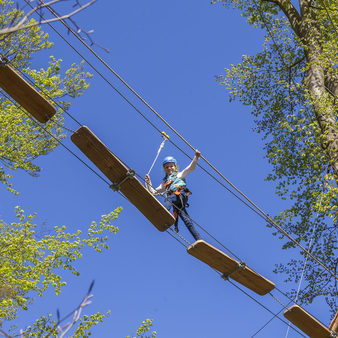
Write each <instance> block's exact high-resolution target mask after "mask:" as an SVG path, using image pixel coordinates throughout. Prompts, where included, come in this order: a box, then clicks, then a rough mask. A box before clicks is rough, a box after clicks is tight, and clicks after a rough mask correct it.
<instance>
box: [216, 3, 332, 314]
mask: <svg viewBox="0 0 338 338" xmlns="http://www.w3.org/2000/svg"><path fill="white" fill-rule="evenodd" d="M219 2H221V3H223V4H225V5H226V6H228V7H232V8H236V9H239V10H240V11H241V13H242V15H243V16H244V17H246V18H247V20H248V23H249V24H251V25H253V26H254V27H261V28H262V29H263V30H264V31H265V41H264V43H263V46H262V51H261V52H259V53H257V54H256V55H253V56H247V55H243V56H242V62H241V63H239V64H237V65H230V66H229V67H228V68H226V69H225V74H224V75H221V76H219V77H218V81H219V82H220V84H221V85H223V86H225V88H226V90H227V91H228V93H229V99H230V101H231V100H235V99H237V100H239V101H240V102H241V103H243V104H245V105H248V106H250V107H251V108H252V115H253V117H254V121H255V124H256V127H255V129H254V130H255V131H256V132H258V133H260V134H261V135H262V138H263V140H264V142H265V145H264V149H265V150H266V158H267V160H268V161H269V163H270V164H271V168H272V172H271V173H270V174H269V175H268V176H267V178H266V180H267V181H270V182H271V183H276V184H277V185H276V194H277V195H279V196H280V197H281V198H282V199H284V200H289V201H290V207H289V208H287V209H286V210H284V211H282V212H281V213H280V214H279V215H278V216H276V217H275V218H274V219H275V221H276V222H277V223H278V224H279V225H280V226H281V227H283V229H285V230H286V231H287V232H289V233H290V234H293V236H294V237H295V238H296V240H297V241H299V242H301V244H302V245H303V246H304V247H308V245H309V243H310V241H311V238H312V229H313V227H314V225H315V226H316V232H315V235H314V240H313V244H312V248H311V251H312V254H313V255H314V256H316V257H317V258H318V259H320V260H321V261H323V262H325V264H326V265H327V266H328V267H329V268H330V269H331V271H336V270H337V264H338V259H337V257H336V252H337V245H338V243H337V231H338V229H337V219H338V210H337V209H338V207H337V206H338V186H337V183H338V176H337V175H338V174H337V170H336V167H337V165H338V157H337V154H338V147H337V144H338V141H335V139H334V137H337V135H338V122H337V121H338V106H337V103H336V102H335V101H336V99H334V98H333V96H332V92H333V91H335V90H337V93H338V73H337V68H336V65H337V63H338V59H337V57H338V47H337V46H338V44H337V36H336V33H335V32H334V28H333V25H332V22H331V20H329V18H328V16H327V13H326V11H325V10H324V8H322V9H320V8H321V7H322V4H320V5H319V4H318V7H320V8H319V9H314V8H310V7H307V6H308V3H307V2H304V3H303V7H302V12H300V14H298V12H297V10H296V9H295V8H293V6H292V3H291V2H290V1H279V0H276V1H271V2H270V1H259V2H253V1H251V0H248V1H245V0H244V1H243V0H233V1H231V0H224V1H222V0H219ZM337 5H338V2H337V0H335V1H331V2H330V4H328V5H327V6H329V7H330V9H329V10H330V13H332V18H331V19H332V20H333V21H334V23H335V24H336V26H337V24H338V14H337V13H338V12H337V11H336V9H337ZM333 83H335V85H333ZM329 84H331V87H330V88H331V89H330V88H328V86H329ZM329 91H331V94H330V92H329ZM283 248H284V249H290V248H294V245H293V243H291V242H286V243H284V244H283ZM308 266H309V267H308V270H306V274H305V281H306V283H307V284H306V286H305V289H304V292H303V293H302V296H303V298H301V299H302V301H304V302H312V300H313V299H314V298H315V297H317V296H318V295H325V298H326V301H327V303H328V304H329V305H330V306H332V304H336V303H335V302H336V300H337V299H338V298H337V296H338V291H337V288H336V286H335V281H334V279H333V278H332V276H330V275H328V274H327V273H325V271H322V270H321V269H320V268H319V267H318V266H316V264H315V263H313V262H312V261H309V263H308ZM302 268H303V265H302V261H297V260H292V261H290V262H289V263H288V264H286V265H278V266H277V268H276V272H279V273H283V274H285V275H286V276H287V281H290V282H291V281H293V282H294V281H297V279H298V278H299V274H300V273H301V271H302ZM314 276H316V277H317V278H313V277H314ZM305 290H307V291H305ZM309 292H311V295H310V293H309ZM336 308H337V304H336V305H335V306H332V307H331V309H332V311H335V309H336Z"/></svg>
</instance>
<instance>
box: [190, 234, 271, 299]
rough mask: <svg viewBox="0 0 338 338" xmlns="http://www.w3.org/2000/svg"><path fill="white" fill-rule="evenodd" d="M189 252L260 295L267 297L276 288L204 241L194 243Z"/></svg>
mask: <svg viewBox="0 0 338 338" xmlns="http://www.w3.org/2000/svg"><path fill="white" fill-rule="evenodd" d="M187 251H188V253H189V254H190V255H192V256H194V257H196V258H197V259H199V260H200V261H202V262H204V263H205V264H208V265H209V266H210V267H212V268H213V269H216V270H218V271H219V272H221V273H223V275H225V276H229V277H230V278H232V279H233V280H235V281H236V282H238V283H240V284H242V285H244V286H245V287H247V288H248V289H250V290H252V291H254V292H256V293H258V294H259V295H265V294H267V293H269V292H270V291H271V290H273V289H274V288H275V284H274V283H272V282H271V281H269V280H268V279H266V278H264V277H262V276H261V275H259V274H258V273H256V272H254V271H253V270H251V269H250V268H249V267H247V266H244V267H243V268H239V262H238V261H236V260H235V259H233V258H231V257H230V256H228V255H227V254H225V253H224V252H222V251H220V250H218V249H217V248H215V247H214V246H212V245H211V244H209V243H207V242H205V241H203V240H198V241H196V242H195V243H193V244H192V245H191V246H189V247H188V249H187Z"/></svg>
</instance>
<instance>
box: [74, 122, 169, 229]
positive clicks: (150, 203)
mask: <svg viewBox="0 0 338 338" xmlns="http://www.w3.org/2000/svg"><path fill="white" fill-rule="evenodd" d="M71 139H72V141H73V143H74V144H75V145H76V146H77V147H78V148H79V149H80V150H81V151H82V152H83V153H84V154H85V155H86V156H87V157H88V158H89V160H91V161H92V162H93V163H94V164H95V165H96V166H97V168H99V169H100V171H101V172H102V173H103V174H104V175H105V176H106V177H107V178H108V179H109V180H110V181H111V182H112V183H119V182H123V183H122V184H121V186H120V190H121V192H122V193H123V194H124V195H125V196H126V197H127V198H128V199H129V201H130V202H131V203H132V204H134V205H135V207H136V208H137V209H138V210H139V211H141V212H142V214H143V215H144V216H145V217H147V219H148V220H149V221H150V222H151V223H152V224H153V225H154V226H155V227H156V228H157V229H158V230H159V231H165V230H167V229H168V228H169V227H170V226H171V225H173V224H174V223H175V218H174V216H173V215H172V214H171V213H170V212H169V211H168V210H167V209H166V208H165V207H164V206H163V205H162V204H161V203H160V202H159V201H158V200H157V199H156V198H155V197H154V196H153V195H152V194H151V193H150V192H149V191H148V190H147V189H146V187H145V186H144V185H143V184H142V183H141V182H140V181H139V180H138V179H137V178H136V177H135V176H131V177H129V178H126V177H127V176H126V175H127V173H128V168H127V167H126V166H125V165H124V164H123V163H122V162H121V161H120V160H119V158H118V157H117V156H115V155H114V154H113V153H112V152H111V151H110V150H109V149H108V148H107V147H106V146H105V145H104V144H103V143H102V141H101V140H99V138H98V137H97V136H96V135H95V134H94V133H93V132H92V131H91V130H90V129H89V128H88V127H85V126H82V127H80V128H79V129H78V130H77V131H76V132H75V133H74V134H73V135H72V136H71Z"/></svg>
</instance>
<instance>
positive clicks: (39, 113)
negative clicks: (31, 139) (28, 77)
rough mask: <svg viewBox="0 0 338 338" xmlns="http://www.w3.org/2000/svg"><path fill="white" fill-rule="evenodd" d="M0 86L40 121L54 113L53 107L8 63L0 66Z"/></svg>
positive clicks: (44, 121) (42, 121)
mask: <svg viewBox="0 0 338 338" xmlns="http://www.w3.org/2000/svg"><path fill="white" fill-rule="evenodd" d="M0 87H1V88H2V89H3V90H4V91H5V92H7V93H8V95H10V96H11V97H12V98H13V99H14V100H15V101H16V102H17V103H19V104H20V105H21V106H22V107H23V108H24V109H26V110H27V111H28V112H29V113H30V114H31V115H33V116H34V117H35V118H36V119H37V120H38V121H39V122H41V123H46V122H47V121H48V120H49V119H50V118H51V117H53V116H54V114H55V113H56V110H55V108H54V107H53V106H52V105H51V104H50V103H49V102H48V101H47V100H46V99H45V98H44V97H43V96H42V95H41V94H40V93H39V92H38V91H37V90H36V89H35V88H34V87H33V86H31V85H30V84H29V83H28V82H27V81H25V80H24V79H23V78H22V77H21V76H20V75H19V74H18V73H17V72H16V71H15V70H14V69H13V68H12V67H10V66H8V65H1V66H0Z"/></svg>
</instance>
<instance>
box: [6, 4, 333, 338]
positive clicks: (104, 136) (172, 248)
mask: <svg viewBox="0 0 338 338" xmlns="http://www.w3.org/2000/svg"><path fill="white" fill-rule="evenodd" d="M77 22H78V23H80V24H81V26H82V27H84V28H87V29H92V28H93V29H95V33H94V34H93V38H94V40H95V41H96V42H97V43H99V44H101V45H103V46H105V47H106V48H109V49H110V53H109V54H106V53H105V52H104V51H102V50H100V49H96V51H97V52H99V54H100V55H101V56H103V57H104V59H105V60H106V61H107V62H108V63H109V64H110V65H111V66H112V67H113V68H114V69H115V70H116V71H117V72H118V73H119V74H120V75H121V76H122V77H123V78H124V79H125V80H126V81H127V82H128V83H129V84H130V85H131V86H132V87H133V88H134V89H136V91H137V92H138V93H139V94H140V95H141V96H142V97H143V98H145V99H146V100H147V101H148V102H149V103H150V104H151V106H153V107H154V108H155V109H156V110H157V111H158V112H160V113H161V114H162V116H163V117H164V118H165V119H166V120H167V121H168V122H169V123H170V124H172V125H173V126H174V128H176V129H177V130H178V131H179V132H180V133H181V134H182V135H183V136H184V137H185V138H186V139H187V140H188V141H189V142H190V143H191V144H192V145H193V146H194V147H196V148H198V149H199V150H200V151H201V152H202V154H203V155H204V156H205V157H206V158H207V159H208V160H209V161H210V162H211V163H213V164H214V165H215V166H216V167H217V168H218V169H219V170H220V171H222V172H223V173H224V174H225V176H226V177H227V178H228V179H230V181H231V182H233V183H234V184H235V185H236V186H237V187H238V188H239V189H241V190H242V191H243V192H244V193H245V194H247V195H248V196H249V197H250V198H251V199H252V200H253V201H254V202H256V203H257V204H258V205H259V206H260V207H262V209H263V210H264V211H265V212H267V213H268V214H270V215H275V214H277V213H278V212H280V211H281V210H283V208H285V207H286V206H287V205H288V202H287V201H281V200H280V199H279V198H278V197H277V196H275V194H274V186H273V184H271V183H267V182H265V181H264V178H265V177H266V176H267V174H268V173H269V171H270V170H271V168H270V167H269V165H268V164H267V161H266V160H265V159H264V158H263V157H264V151H263V145H264V144H263V142H262V141H261V140H260V137H259V135H257V134H255V133H254V132H253V131H252V130H251V129H252V127H253V126H254V125H253V120H252V117H251V115H250V109H249V107H243V106H241V105H239V104H238V103H236V102H235V103H229V102H228V98H227V94H226V92H225V89H224V87H221V86H220V85H219V84H218V83H217V82H216V81H215V77H214V76H215V75H219V74H222V73H223V72H224V71H223V70H224V68H225V67H227V66H229V65H230V64H236V63H238V62H239V61H240V59H241V55H243V54H253V53H255V52H257V51H259V50H260V48H261V45H262V41H263V36H262V33H261V32H260V31H258V30H255V29H253V28H252V27H250V26H248V25H247V24H246V23H245V20H244V19H243V18H241V16H240V15H239V13H238V12H234V11H231V10H227V9H226V8H224V7H222V6H220V5H211V4H210V2H209V1H192V0H186V1H184V2H182V1H177V0H172V1H171V2H170V3H164V2H160V1H155V0H146V1H142V2H140V1H111V2H108V1H106V2H105V1H102V0H101V1H98V2H97V3H96V4H95V5H93V6H92V7H90V8H89V9H88V10H87V11H85V12H83V13H81V14H79V15H78V16H77ZM55 27H56V28H57V29H58V30H60V31H61V32H62V33H63V34H64V35H65V36H66V37H67V39H69V41H70V42H71V43H72V44H74V46H76V48H78V49H79V50H80V51H81V52H82V53H84V54H85V56H86V57H88V59H89V60H91V61H92V62H93V63H94V64H95V65H96V66H97V68H98V69H100V71H102V72H104V74H105V75H106V76H107V77H108V78H109V79H110V80H111V81H112V83H113V84H114V85H116V86H117V87H118V88H119V89H121V91H122V92H123V93H124V94H126V95H127V96H128V98H129V99H130V100H131V101H132V102H133V103H134V104H135V105H136V106H137V107H138V108H139V109H141V111H142V112H143V113H144V114H146V116H147V117H148V118H150V119H151V120H152V122H153V123H155V124H156V126H158V128H159V129H160V130H163V131H165V132H167V133H168V134H169V136H170V137H171V139H172V140H173V141H174V142H175V143H177V144H178V145H179V146H180V147H182V148H183V149H184V150H185V151H187V152H188V153H189V154H190V155H191V156H193V152H192V151H191V150H190V149H189V148H188V147H187V146H186V145H184V144H183V143H182V141H180V140H178V138H177V137H175V135H173V133H172V132H170V131H169V130H168V128H166V127H165V126H164V125H163V124H162V123H161V122H160V121H159V120H158V119H157V118H156V117H155V116H154V115H153V114H152V113H151V112H150V111H149V109H147V108H146V107H145V106H144V105H142V104H141V103H140V102H139V101H138V100H137V99H135V97H133V96H132V94H131V93H130V92H128V90H126V88H124V87H123V86H122V85H121V83H120V82H119V81H118V80H117V79H116V78H114V77H113V76H112V75H111V74H110V73H109V72H108V71H107V70H106V69H105V68H104V67H103V66H102V65H101V64H99V63H98V61H97V60H95V58H94V57H93V56H92V55H91V54H90V53H89V52H88V51H86V50H85V49H84V48H83V47H82V46H81V44H80V43H79V42H77V41H76V40H75V39H74V38H73V37H72V36H71V35H66V31H65V30H64V28H63V27H62V25H60V24H56V25H55ZM44 29H45V30H46V31H47V32H48V33H50V39H51V40H52V41H54V42H55V47H54V48H53V49H52V50H51V51H48V52H47V53H42V54H41V55H40V56H38V57H37V58H36V59H34V60H33V65H34V66H35V67H37V68H41V67H47V62H48V56H49V55H50V54H52V55H54V56H55V57H57V58H62V59H63V60H64V67H67V66H69V65H70V64H71V63H72V62H80V61H81V59H80V58H79V57H78V56H77V55H76V54H75V53H74V52H73V51H72V50H71V49H70V48H69V47H67V46H66V45H65V44H64V42H62V41H61V39H60V38H58V37H57V36H56V35H55V33H53V32H52V31H51V30H50V29H48V27H45V28H44ZM86 70H88V71H91V72H92V70H91V69H90V68H89V67H87V68H86ZM70 113H71V114H72V115H73V116H74V117H76V118H77V119H78V120H79V121H81V123H82V124H84V125H87V126H88V127H89V128H90V129H91V130H92V131H93V132H94V133H95V134H96V135H97V136H98V137H99V138H100V139H101V140H102V141H103V142H104V143H105V144H106V145H107V146H108V147H109V148H110V149H111V151H112V152H114V153H115V154H116V155H117V156H119V157H120V158H121V160H123V161H124V162H126V163H127V164H128V165H129V166H130V167H132V168H133V169H135V170H136V171H137V172H138V173H139V174H140V175H142V176H144V174H145V173H146V172H147V171H148V169H149V167H150V165H151V163H152V161H153V159H154V157H155V155H156V151H157V149H158V147H159V144H160V143H161V137H160V135H159V134H158V133H157V132H156V131H155V130H154V129H153V128H152V127H151V126H150V125H149V124H147V122H146V121H145V120H144V119H142V117H140V116H139V115H138V114H137V113H136V112H135V110H133V109H132V108H131V107H130V106H129V105H128V104H126V102H124V101H123V100H122V99H121V98H120V97H119V96H118V95H116V93H115V92H113V91H112V90H111V88H109V87H108V86H107V85H106V84H105V83H104V81H103V80H102V79H101V78H100V77H98V76H97V75H95V76H94V77H93V78H92V79H91V86H90V88H89V89H88V91H87V92H86V93H85V95H83V97H81V98H79V99H77V100H76V101H75V102H74V104H73V106H72V108H71V111H70ZM65 124H66V126H67V127H68V128H70V129H77V125H76V124H75V123H74V122H73V121H72V120H70V119H69V118H68V117H66V118H65ZM68 136H70V135H68ZM65 144H66V145H67V146H69V147H71V149H72V150H73V151H75V152H76V153H77V154H79V155H80V156H82V155H81V153H80V152H79V151H78V150H77V149H76V147H75V146H74V145H73V144H72V143H71V141H70V139H69V137H68V138H67V139H66V140H65ZM167 155H173V156H175V157H176V158H177V159H178V161H179V163H180V166H181V167H184V166H186V165H187V164H188V163H189V159H188V158H186V157H185V156H184V155H183V154H182V153H179V152H178V151H177V150H176V149H175V148H174V147H173V146H171V145H170V144H169V143H167V144H166V146H165V148H164V150H163V151H162V153H161V156H160V160H159V161H158V162H157V164H156V165H155V167H154V169H153V171H152V174H151V177H152V181H153V183H154V185H157V183H158V184H159V183H160V181H161V178H162V177H163V171H162V169H161V159H162V158H163V157H165V156H167ZM82 158H83V159H84V157H83V156H82ZM36 163H37V164H38V165H40V166H41V167H42V171H41V174H40V177H39V178H33V177H30V176H27V175H26V174H24V173H20V172H18V173H15V176H14V179H13V183H14V185H15V187H16V188H17V189H18V190H19V191H20V192H21V194H20V196H18V197H15V196H11V195H9V193H8V192H6V191H3V190H2V191H1V205H0V214H1V216H2V217H3V218H4V219H7V220H10V219H13V216H14V206H15V205H20V206H21V207H22V208H23V209H24V210H25V211H26V212H27V213H33V212H36V213H37V214H38V216H37V222H38V224H44V227H52V226H54V225H66V226H67V228H68V229H69V230H70V231H71V230H75V229H77V228H80V229H86V228H87V227H88V226H89V224H90V223H91V221H92V220H98V219H99V218H100V216H101V215H102V214H105V213H108V212H109V211H111V210H113V209H115V208H116V207H118V206H122V207H123V212H122V213H121V215H120V217H119V219H118V221H117V222H116V225H117V226H118V227H119V229H120V231H119V233H118V234H117V235H116V236H112V238H111V240H110V250H109V251H108V252H105V253H103V254H94V253H93V252H91V251H89V250H88V252H86V256H85V257H84V258H83V259H82V260H81V261H79V262H78V264H77V266H78V269H79V271H80V272H81V275H80V277H78V278H73V277H72V276H70V275H65V279H66V280H67V283H68V285H67V286H66V287H65V288H64V290H63V293H62V294H61V295H60V296H55V295H53V293H52V292H50V293H49V294H48V296H46V297H43V298H41V299H36V301H35V302H34V304H33V305H32V307H31V311H30V312H29V313H23V315H22V319H21V320H20V321H19V322H18V325H19V326H20V327H24V326H25V325H28V323H29V322H30V321H31V320H32V318H37V317H39V316H41V315H43V314H46V313H55V312H56V309H57V308H59V309H60V311H61V315H62V314H65V313H68V312H69V311H70V310H72V309H73V308H74V307H75V306H76V305H77V304H78V303H79V301H80V300H81V298H82V297H83V295H84V294H85V293H86V291H87V288H88V286H89V284H90V283H91V281H92V280H93V279H95V287H94V290H93V294H94V299H93V304H92V305H90V306H89V307H87V308H86V311H85V313H86V314H90V313H94V312H97V311H100V312H105V311H107V310H109V309H110V310H111V312H112V315H111V316H110V317H109V318H108V319H106V320H105V321H104V323H103V324H101V325H99V326H98V327H97V328H95V329H94V331H93V336H94V337H125V336H126V335H128V334H130V335H131V334H133V333H134V332H135V331H136V328H137V327H138V325H139V323H140V322H141V321H142V320H144V319H146V318H151V319H153V320H154V329H155V330H156V331H157V332H158V337H161V338H169V337H170V338H171V337H177V338H183V337H194V338H205V337H240V338H241V337H250V336H251V335H253V334H254V333H255V332H256V331H257V330H258V329H259V328H260V327H261V326H262V325H263V324H264V323H265V322H266V321H267V320H269V319H270V318H271V317H272V316H271V314H270V313H268V312H267V311H266V310H264V309H263V308H262V307H260V306H259V305H258V304H256V303H255V302H253V301H252V300H251V299H250V298H249V297H247V296H246V295H244V294H243V293H241V292H240V291H238V290H237V289H236V288H235V287H233V286H232V285H230V284H229V283H227V282H225V281H223V280H222V279H221V278H220V277H219V276H218V275H217V274H216V273H215V272H214V271H213V270H211V269H210V268H209V267H208V266H206V265H204V264H203V263H201V262H199V261H197V260H196V259H195V258H193V257H192V256H190V255H188V254H187V253H186V252H185V249H184V248H183V247H182V246H180V245H179V244H178V243H177V242H176V241H175V240H173V239H172V238H171V237H170V236H169V235H168V234H166V233H161V232H159V231H157V230H156V229H155V228H154V227H153V225H152V224H150V223H149V222H148V221H147V219H145V218H144V217H143V215H142V214H141V213H140V212H139V211H138V210H137V209H136V208H134V207H133V206H132V205H130V204H128V203H127V202H126V201H125V200H124V199H123V198H121V197H120V196H119V195H118V194H116V193H114V192H112V191H110V190H109V189H108V188H107V186H106V185H105V184H103V182H101V181H100V180H99V179H98V178H97V177H96V176H95V175H93V174H92V173H91V172H90V171H89V170H88V169H87V168H86V167H85V166H83V165H82V164H81V163H80V162H79V161H78V160H77V159H75V158H74V157H73V156H72V155H71V154H70V153H68V152H67V151H65V150H64V149H63V148H62V147H59V148H58V149H57V150H55V151H54V152H53V153H51V154H49V155H48V156H44V157H41V158H39V159H38V160H37V162H36ZM201 164H203V162H202V161H201ZM203 165H204V164H203ZM188 185H189V188H190V190H191V191H192V192H193V195H192V196H191V199H190V208H189V213H190V215H191V216H192V217H193V219H195V220H196V221H197V222H198V223H200V224H201V225H203V226H204V227H205V228H206V229H207V230H208V231H209V232H211V233H212V234H213V235H214V236H215V237H216V238H217V239H218V240H219V241H220V242H222V243H223V244H224V245H225V246H227V247H228V248H229V249H230V250H232V251H233V252H235V253H236V254H237V255H238V256H239V257H240V258H241V259H242V260H244V261H245V262H246V263H247V264H248V265H249V266H250V267H251V268H252V269H254V270H255V271H257V272H259V273H261V274H262V275H263V276H264V277H266V278H268V279H270V280H272V281H273V282H275V283H276V285H277V286H278V288H280V289H281V290H282V291H283V292H286V291H288V289H289V287H290V286H289V285H288V284H285V283H283V279H282V278H281V277H280V276H278V275H274V274H273V272H272V270H273V268H274V264H275V263H280V262H286V261H287V260H288V259H289V258H290V257H295V258H299V255H298V253H297V251H296V250H295V251H289V252H285V251H283V250H281V245H282V244H283V243H284V241H283V240H280V239H278V238H277V237H274V236H272V234H271V233H272V230H271V229H268V228H267V227H266V226H265V222H264V221H263V220H262V219H261V218H260V217H258V216H257V215H256V214H254V213H253V212H252V211H251V210H249V209H248V208H247V207H246V206H245V205H244V204H242V203H241V202H239V201H238V200H237V199H235V198H234V197H233V196H232V195H230V194H229V193H228V192H227V191H226V190H225V189H224V188H222V187H221V186H220V185H218V184H217V183H216V182H214V181H213V180H211V179H210V178H209V177H208V176H207V175H206V174H205V173H203V172H202V170H200V169H196V170H195V171H194V172H193V173H192V174H191V175H190V176H189V177H188ZM180 230H181V232H180V233H181V234H182V235H183V236H184V237H185V238H187V239H188V240H189V241H191V242H192V241H193V240H192V238H191V237H190V234H189V233H188V232H187V230H186V229H185V227H184V225H183V224H182V222H181V223H180ZM201 234H202V237H203V238H204V239H205V240H207V241H208V242H210V243H211V244H213V245H216V246H218V247H219V245H217V244H215V242H214V241H212V240H211V239H210V238H209V237H208V236H206V235H205V234H203V233H202V232H201ZM246 291H247V292H248V293H249V294H250V295H252V296H253V297H255V298H257V299H258V300H259V301H260V302H262V303H263V304H264V305H265V306H267V307H268V308H269V309H270V310H271V311H273V312H277V311H279V310H280V309H281V305H280V304H278V303H277V302H276V301H275V300H274V299H273V298H272V297H271V296H269V295H267V296H264V297H261V296H256V295H255V294H254V293H251V292H250V291H248V290H246ZM274 294H275V295H276V296H277V297H278V298H279V299H280V300H281V301H282V303H283V304H286V303H287V302H288V301H287V299H285V298H284V297H283V296H282V295H281V294H279V293H278V292H274ZM307 310H308V311H309V312H311V313H312V314H313V315H314V316H316V317H318V318H319V319H320V320H321V321H323V322H324V323H325V324H327V325H328V324H329V313H328V308H327V307H326V305H325V304H323V303H322V302H320V301H315V302H314V304H312V305H311V306H309V307H307ZM285 334H286V326H285V324H283V323H281V322H280V321H279V320H278V319H275V320H273V322H272V323H271V324H269V325H268V326H267V327H266V328H265V329H264V330H263V331H262V332H260V333H259V334H258V335H257V337H272V336H273V337H284V336H285ZM298 336H299V335H298V334H297V333H295V332H293V331H290V332H289V337H298Z"/></svg>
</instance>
